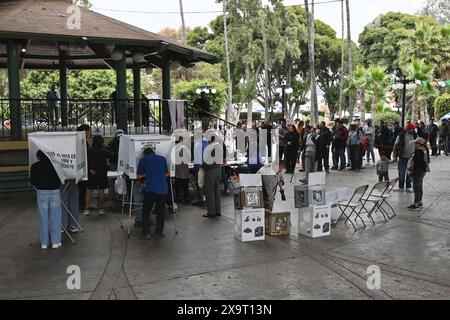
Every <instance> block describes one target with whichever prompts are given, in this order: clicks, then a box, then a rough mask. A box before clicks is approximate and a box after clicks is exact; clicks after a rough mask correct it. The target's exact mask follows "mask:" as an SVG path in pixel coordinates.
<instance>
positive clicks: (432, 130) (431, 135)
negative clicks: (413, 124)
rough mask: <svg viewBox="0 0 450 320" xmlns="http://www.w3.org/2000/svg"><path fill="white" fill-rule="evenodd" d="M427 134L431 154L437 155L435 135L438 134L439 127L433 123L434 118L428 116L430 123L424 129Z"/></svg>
mask: <svg viewBox="0 0 450 320" xmlns="http://www.w3.org/2000/svg"><path fill="white" fill-rule="evenodd" d="M425 131H426V133H427V135H428V141H429V142H430V146H431V155H432V156H435V157H437V155H438V154H437V144H436V142H437V137H438V134H439V127H438V126H437V125H436V124H435V123H434V118H433V117H431V118H430V124H429V125H428V126H427V128H426V129H425Z"/></svg>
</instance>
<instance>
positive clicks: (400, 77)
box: [393, 70, 417, 128]
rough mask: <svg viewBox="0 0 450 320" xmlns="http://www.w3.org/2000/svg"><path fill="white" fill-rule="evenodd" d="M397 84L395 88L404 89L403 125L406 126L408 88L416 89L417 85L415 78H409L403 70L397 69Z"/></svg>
mask: <svg viewBox="0 0 450 320" xmlns="http://www.w3.org/2000/svg"><path fill="white" fill-rule="evenodd" d="M394 83H395V85H394V86H393V88H394V89H402V90H403V91H402V127H403V128H404V127H405V120H406V119H405V118H406V90H407V89H415V88H416V87H417V84H416V80H415V79H408V78H406V76H405V75H404V74H403V72H402V71H401V70H398V71H397V74H396V77H395V78H394Z"/></svg>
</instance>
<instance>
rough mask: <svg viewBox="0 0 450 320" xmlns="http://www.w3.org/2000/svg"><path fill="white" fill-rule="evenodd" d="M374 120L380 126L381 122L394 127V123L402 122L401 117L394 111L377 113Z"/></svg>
mask: <svg viewBox="0 0 450 320" xmlns="http://www.w3.org/2000/svg"><path fill="white" fill-rule="evenodd" d="M373 120H374V123H375V124H379V123H380V122H381V121H384V122H385V123H386V124H387V125H388V126H393V125H394V122H396V121H398V122H400V121H401V116H400V115H399V114H398V113H395V112H392V111H387V112H386V111H385V112H380V113H377V114H376V115H375V117H374V119H373Z"/></svg>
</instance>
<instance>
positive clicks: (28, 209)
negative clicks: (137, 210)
mask: <svg viewBox="0 0 450 320" xmlns="http://www.w3.org/2000/svg"><path fill="white" fill-rule="evenodd" d="M431 169H432V172H431V173H429V174H427V176H426V178H425V196H424V205H425V207H424V208H423V209H422V210H421V211H417V212H411V211H408V210H407V209H406V207H407V205H409V204H410V203H411V202H412V197H413V195H412V194H409V193H395V194H394V196H393V199H392V201H391V203H392V204H393V206H394V208H395V209H396V210H397V212H398V216H397V217H396V218H394V219H393V220H391V221H389V222H388V223H377V224H376V225H375V226H372V224H371V223H368V227H367V228H366V229H363V230H359V231H357V232H353V229H352V228H351V226H346V225H345V224H343V223H340V224H339V225H338V226H337V227H336V228H334V229H332V235H331V236H330V237H326V238H319V239H309V238H306V237H303V236H298V235H297V213H296V210H295V209H294V208H293V193H292V186H290V187H288V188H287V190H286V195H287V198H288V199H287V201H286V202H282V201H280V196H279V194H278V195H277V202H276V205H275V210H274V211H291V212H292V213H291V219H292V230H291V235H290V236H288V237H267V239H266V241H264V242H253V243H241V242H239V241H238V240H236V239H235V238H234V235H233V210H234V209H233V203H232V197H231V196H224V197H223V198H222V199H223V203H222V215H223V216H222V217H221V218H217V219H205V218H202V216H201V215H202V214H203V213H205V212H204V209H202V208H198V207H191V206H186V205H184V206H180V209H179V212H178V214H177V225H178V230H179V233H178V235H175V232H174V220H173V216H171V215H169V216H168V217H167V220H166V230H165V233H166V237H165V238H164V239H162V240H159V241H156V240H152V241H145V240H142V237H141V230H140V229H135V228H133V229H132V234H131V238H130V239H127V237H126V234H125V232H124V231H123V230H122V229H121V227H120V226H121V221H120V213H119V212H118V209H117V208H114V207H111V208H109V210H107V215H106V216H97V215H95V214H93V215H91V216H88V217H84V216H83V217H81V220H80V223H81V224H82V226H83V227H84V228H85V229H86V232H85V233H79V234H76V235H75V238H76V239H77V244H76V245H72V244H71V243H70V241H69V240H68V239H66V238H63V239H64V240H63V247H62V248H60V249H58V250H52V249H49V250H47V251H43V250H41V249H40V247H39V246H38V245H36V246H30V245H29V244H30V242H31V240H32V239H33V237H34V235H35V234H36V232H37V231H38V215H37V212H36V205H35V200H34V199H33V198H24V199H20V200H17V199H16V200H6V201H3V202H2V205H1V209H0V243H1V244H2V245H1V247H0V256H1V259H0V298H1V299H449V298H450V275H449V270H450V232H449V231H450V209H449V208H450V197H449V195H450V180H449V178H450V158H447V157H439V158H437V159H433V162H432V166H431ZM374 170H375V169H374V168H373V167H369V168H367V169H365V170H361V172H350V171H344V172H331V173H330V174H329V175H327V187H338V186H348V187H351V188H354V187H355V186H357V185H361V184H365V183H371V184H372V183H374V182H376V181H377V177H376V175H375V172H374ZM396 176H397V173H396V167H395V165H392V166H391V177H396ZM300 177H301V176H300V175H299V176H298V177H297V178H300ZM297 178H296V179H297ZM379 220H380V221H381V219H379ZM367 222H369V221H368V220H367ZM123 224H124V225H126V221H123ZM70 265H77V266H79V267H80V269H81V290H69V289H67V286H66V281H67V278H68V277H69V276H70V275H69V274H67V273H66V269H67V267H68V266H70ZM370 265H377V266H379V267H380V269H381V289H380V290H369V289H368V288H367V283H366V281H367V273H366V272H367V267H368V266H370Z"/></svg>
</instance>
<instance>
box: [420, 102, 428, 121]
mask: <svg viewBox="0 0 450 320" xmlns="http://www.w3.org/2000/svg"><path fill="white" fill-rule="evenodd" d="M425 110H426V103H425V101H424V100H423V99H421V100H420V101H419V115H420V118H419V120H422V121H423V122H426V120H427V119H426V118H425Z"/></svg>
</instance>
